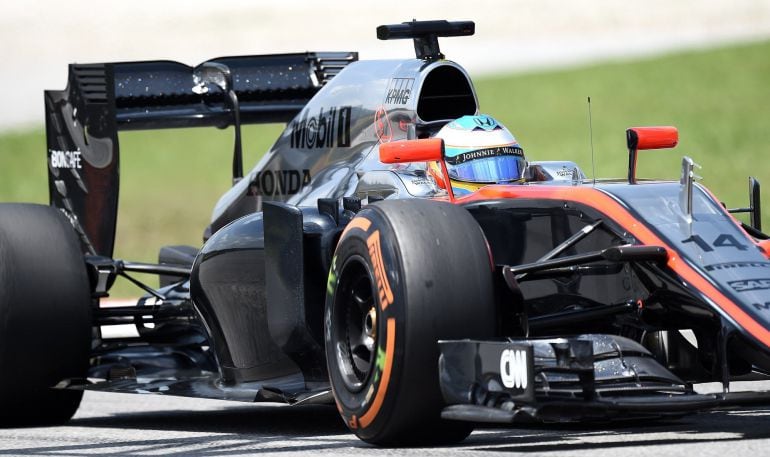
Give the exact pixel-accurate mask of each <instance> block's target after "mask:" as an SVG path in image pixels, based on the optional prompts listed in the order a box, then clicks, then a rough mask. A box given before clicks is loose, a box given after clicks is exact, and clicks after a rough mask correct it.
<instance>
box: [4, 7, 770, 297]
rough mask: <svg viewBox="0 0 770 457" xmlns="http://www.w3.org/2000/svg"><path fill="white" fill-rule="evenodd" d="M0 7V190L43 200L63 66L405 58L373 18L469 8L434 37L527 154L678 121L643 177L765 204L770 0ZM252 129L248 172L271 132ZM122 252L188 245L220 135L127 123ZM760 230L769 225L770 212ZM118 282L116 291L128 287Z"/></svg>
mask: <svg viewBox="0 0 770 457" xmlns="http://www.w3.org/2000/svg"><path fill="white" fill-rule="evenodd" d="M2 8H3V14H2V15H0V42H2V47H1V48H0V62H2V63H0V87H2V90H3V92H2V97H0V201H31V202H38V203H47V202H48V191H47V178H46V162H45V160H46V159H45V157H46V149H45V138H44V128H43V90H44V89H63V88H64V86H65V85H66V78H67V64H68V63H72V62H80V63H89V62H117V61H130V60H151V59H169V60H177V61H180V62H183V63H186V64H189V65H195V64H198V63H200V62H203V61H205V60H208V59H210V58H214V57H220V56H226V55H241V54H265V53H276V52H301V51H359V53H360V54H359V57H360V58H361V59H380V58H404V57H412V56H413V55H414V51H413V47H412V43H411V41H410V40H400V41H389V42H384V41H378V40H377V39H376V36H375V28H376V26H378V25H380V24H386V23H398V22H402V21H407V20H411V19H413V18H415V19H419V20H428V19H449V20H473V21H475V22H476V35H475V36H474V37H464V38H445V39H443V40H441V49H442V51H443V52H444V54H446V56H447V58H449V59H451V60H454V61H456V62H458V63H460V64H461V65H463V66H465V68H466V69H467V70H468V71H469V73H470V74H471V77H472V78H473V79H474V81H475V84H476V89H477V91H478V94H479V102H480V106H481V109H482V111H483V112H485V113H488V114H492V115H493V116H495V117H497V118H498V119H499V120H501V121H502V122H503V123H504V124H506V126H507V127H508V128H509V129H510V130H511V131H512V132H513V133H514V134H515V135H516V136H517V138H518V139H519V142H520V143H521V144H522V146H523V147H524V149H525V152H526V154H527V157H528V158H529V159H530V160H573V161H575V162H577V163H578V164H579V165H580V166H581V167H582V168H583V170H584V171H586V173H587V174H589V175H591V173H592V164H591V147H590V143H589V125H588V107H587V104H586V100H587V97H589V96H590V97H591V101H592V111H593V143H594V150H595V161H596V164H595V165H596V174H597V176H599V177H623V176H625V173H626V168H627V152H626V150H625V136H624V132H625V129H626V128H627V127H630V126H635V125H675V126H677V127H678V128H679V132H680V143H679V146H678V147H677V148H676V149H673V150H669V151H650V152H645V153H643V155H642V156H641V158H640V166H639V176H641V177H656V178H671V179H676V178H678V173H679V168H680V162H681V157H682V155H689V156H691V157H693V159H694V160H695V161H696V162H697V163H699V164H700V165H702V167H703V168H702V169H701V170H700V173H699V174H700V175H701V176H703V181H702V183H703V184H705V185H706V186H707V187H709V188H710V189H712V191H713V192H714V193H715V194H716V195H717V196H718V197H720V199H722V200H723V201H724V202H725V204H726V205H727V206H729V207H736V206H746V205H747V198H748V197H747V193H748V176H749V175H753V176H756V177H757V178H758V179H759V180H760V182H762V183H763V184H764V185H765V189H766V190H765V191H764V192H763V196H764V197H765V201H766V202H770V195H769V194H768V193H767V189H770V167H768V166H767V165H766V157H768V155H769V154H770V2H769V1H767V0H730V1H727V0H700V1H697V0H675V1H672V0H645V1H639V0H626V1H623V2H619V1H617V0H583V1H580V2H564V1H556V0H506V1H502V0H499V1H492V0H476V1H473V2H468V1H462V2H460V1H453V0H443V1H433V0H430V1H421V2H412V3H411V4H409V5H408V7H405V5H402V4H399V3H397V2H380V3H377V4H366V2H353V1H350V2H348V1H343V0H320V1H315V2H309V1H299V0H283V1H281V2H270V3H267V2H254V1H247V0H221V1H218V2H207V3H204V2H190V1H182V0H163V1H157V0H156V1H147V0H134V1H131V2H120V3H113V2H88V1H83V0H71V1H69V2H53V1H30V2H10V3H7V4H5V5H3V7H2ZM281 129H282V126H280V125H269V126H259V127H249V128H248V129H247V130H246V131H245V132H244V133H245V139H244V141H245V151H246V157H245V165H246V167H247V168H251V166H253V164H254V163H256V160H257V159H258V158H259V157H260V156H261V154H262V153H264V151H265V150H267V149H268V148H269V147H270V145H271V144H272V142H273V141H274V140H275V138H276V136H277V135H278V133H279V132H280V131H281ZM120 142H121V175H122V181H121V194H120V212H119V219H118V234H117V244H116V253H115V254H116V256H117V257H122V258H128V259H131V260H138V261H155V260H156V257H157V252H158V248H159V247H160V246H161V245H164V244H191V245H200V244H201V235H202V231H203V228H204V227H205V226H206V224H207V223H208V219H209V217H210V214H211V210H212V208H213V205H214V203H215V201H216V200H217V198H218V197H219V195H220V194H221V193H222V192H224V191H225V190H226V189H227V188H228V186H229V182H230V160H231V154H232V132H231V131H230V130H216V129H208V128H207V129H193V130H184V131H174V130H165V131H154V132H126V133H121V136H120ZM767 208H768V207H767V206H766V210H765V215H766V216H765V218H764V226H765V228H766V229H767V228H770V209H767ZM137 294H138V290H137V289H132V288H131V286H130V285H127V284H122V285H119V286H118V288H117V289H115V293H114V294H113V295H115V296H118V297H120V296H130V295H137Z"/></svg>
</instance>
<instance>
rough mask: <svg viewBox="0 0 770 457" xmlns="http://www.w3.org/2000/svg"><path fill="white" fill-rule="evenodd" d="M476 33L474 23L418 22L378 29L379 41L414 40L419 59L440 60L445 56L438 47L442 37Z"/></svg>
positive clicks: (385, 26)
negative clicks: (439, 38)
mask: <svg viewBox="0 0 770 457" xmlns="http://www.w3.org/2000/svg"><path fill="white" fill-rule="evenodd" d="M475 32H476V24H475V23H474V22H473V21H454V22H449V21H444V20H442V21H418V20H416V19H413V20H412V21H411V22H402V23H400V24H390V25H381V26H379V27H377V39H379V40H400V39H404V38H412V39H413V40H414V53H415V54H416V55H417V58H418V59H422V60H439V59H443V58H444V54H442V53H441V50H440V49H439V46H438V37H440V36H442V37H443V36H468V35H473V34H474V33H475Z"/></svg>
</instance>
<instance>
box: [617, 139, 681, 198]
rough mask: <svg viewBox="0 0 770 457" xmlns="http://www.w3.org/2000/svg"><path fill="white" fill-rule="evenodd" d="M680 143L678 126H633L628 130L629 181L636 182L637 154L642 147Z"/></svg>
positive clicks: (672, 145)
mask: <svg viewBox="0 0 770 457" xmlns="http://www.w3.org/2000/svg"><path fill="white" fill-rule="evenodd" d="M677 143H679V131H678V130H677V129H676V127H671V126H661V127H631V128H630V129H627V130H626V144H627V145H628V182H629V183H630V184H635V183H636V156H637V151H639V150H640V149H664V148H673V147H674V146H676V145H677Z"/></svg>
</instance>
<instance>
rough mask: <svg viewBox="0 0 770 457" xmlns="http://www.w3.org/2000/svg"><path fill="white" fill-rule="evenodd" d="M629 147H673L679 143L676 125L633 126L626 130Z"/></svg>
mask: <svg viewBox="0 0 770 457" xmlns="http://www.w3.org/2000/svg"><path fill="white" fill-rule="evenodd" d="M626 141H627V143H628V149H637V150H639V149H664V148H673V147H674V146H676V145H677V143H679V131H678V130H677V129H676V127H671V126H665V127H632V128H630V129H628V130H626Z"/></svg>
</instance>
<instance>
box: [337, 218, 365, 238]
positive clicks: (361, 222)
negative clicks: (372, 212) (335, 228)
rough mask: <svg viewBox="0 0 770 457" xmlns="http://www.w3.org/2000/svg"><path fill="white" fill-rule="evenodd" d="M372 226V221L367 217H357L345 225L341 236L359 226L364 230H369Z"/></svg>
mask: <svg viewBox="0 0 770 457" xmlns="http://www.w3.org/2000/svg"><path fill="white" fill-rule="evenodd" d="M371 226H372V221H370V220H369V219H367V218H365V217H356V218H354V219H353V220H352V221H350V223H348V225H346V226H345V230H343V231H342V236H340V239H342V237H344V236H345V234H346V233H348V231H349V230H352V229H354V228H359V229H361V230H363V231H364V232H366V231H368V230H369V227H371Z"/></svg>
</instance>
